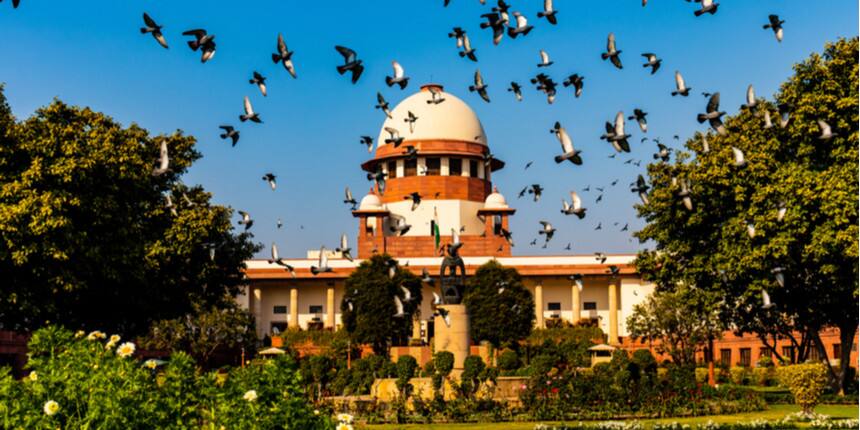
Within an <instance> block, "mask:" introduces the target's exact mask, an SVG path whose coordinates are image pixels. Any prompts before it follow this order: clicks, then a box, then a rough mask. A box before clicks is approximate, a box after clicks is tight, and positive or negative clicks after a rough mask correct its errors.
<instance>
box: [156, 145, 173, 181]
mask: <svg viewBox="0 0 860 430" xmlns="http://www.w3.org/2000/svg"><path fill="white" fill-rule="evenodd" d="M168 170H170V155H169V154H168V153H167V141H166V140H164V139H162V140H161V145H160V146H159V149H158V167H156V168H155V169H153V170H152V176H161V175H163V174H165V173H167V171H168Z"/></svg>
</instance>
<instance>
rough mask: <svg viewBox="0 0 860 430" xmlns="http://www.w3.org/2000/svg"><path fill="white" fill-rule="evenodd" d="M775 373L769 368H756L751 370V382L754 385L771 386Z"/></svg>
mask: <svg viewBox="0 0 860 430" xmlns="http://www.w3.org/2000/svg"><path fill="white" fill-rule="evenodd" d="M775 373H776V371H775V370H774V368H773V367H772V366H770V367H756V368H755V369H752V381H753V383H754V384H756V385H760V386H762V387H767V386H770V385H773V380H774V376H775Z"/></svg>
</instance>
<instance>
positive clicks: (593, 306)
mask: <svg viewBox="0 0 860 430" xmlns="http://www.w3.org/2000/svg"><path fill="white" fill-rule="evenodd" d="M582 309H584V310H586V311H596V310H597V302H584V303H582Z"/></svg>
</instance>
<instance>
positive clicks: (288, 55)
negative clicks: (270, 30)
mask: <svg viewBox="0 0 860 430" xmlns="http://www.w3.org/2000/svg"><path fill="white" fill-rule="evenodd" d="M277 49H278V52H276V53H274V54H272V62H273V63H275V64H278V63H281V64H283V65H284V69H286V70H287V72H288V73H289V74H290V76H292V77H293V78H296V68H295V66H294V65H293V51H290V50H289V49H287V44H286V42H284V36H282V35H281V33H278V46H277Z"/></svg>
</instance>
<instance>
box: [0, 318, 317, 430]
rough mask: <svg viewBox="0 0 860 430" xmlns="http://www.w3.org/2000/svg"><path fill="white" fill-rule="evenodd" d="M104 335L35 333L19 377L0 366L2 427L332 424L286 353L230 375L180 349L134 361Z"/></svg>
mask: <svg viewBox="0 0 860 430" xmlns="http://www.w3.org/2000/svg"><path fill="white" fill-rule="evenodd" d="M105 338H106V336H105V335H104V334H101V333H99V332H93V333H91V334H90V335H89V336H85V335H84V334H83V333H80V332H79V333H78V334H72V333H71V332H69V331H67V330H64V329H60V328H56V327H48V328H44V329H40V330H39V331H37V332H35V333H34V335H33V337H32V339H31V341H30V345H29V351H30V359H29V361H28V363H27V367H28V368H29V369H30V370H31V374H30V375H31V376H30V377H28V378H24V379H23V380H21V381H15V380H14V379H12V377H11V375H9V372H8V369H3V370H2V371H0V396H2V398H3V399H15V401H13V402H5V401H3V402H0V415H2V416H3V418H4V422H3V426H4V427H5V428H22V429H23V428H26V429H54V428H70V429H71V428H164V429H175V428H204V427H205V428H219V427H225V428H231V429H232V428H260V429H275V428H283V427H284V426H285V425H288V426H289V427H291V428H309V429H321V428H331V427H332V425H331V422H330V421H329V420H328V419H327V418H323V417H321V416H317V415H316V414H314V412H313V409H312V408H311V406H310V404H309V402H308V399H307V398H306V397H305V396H304V393H303V390H302V383H301V377H300V375H299V372H298V368H297V365H296V363H295V361H293V360H292V359H291V358H290V357H288V356H280V357H278V358H275V359H271V360H266V361H264V362H261V363H259V364H256V365H251V366H247V367H245V368H238V369H231V370H229V371H227V372H222V373H216V372H209V373H200V372H199V371H198V369H197V368H196V367H195V364H194V361H193V360H192V359H191V357H190V356H188V355H187V354H185V353H182V352H178V353H175V354H174V355H173V356H172V357H170V359H169V360H167V361H164V362H162V361H156V360H147V361H145V362H143V363H141V362H140V361H138V360H136V359H134V357H133V353H134V350H133V348H134V346H133V344H131V343H122V342H120V340H118V339H116V338H111V339H109V340H106V339H105Z"/></svg>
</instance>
